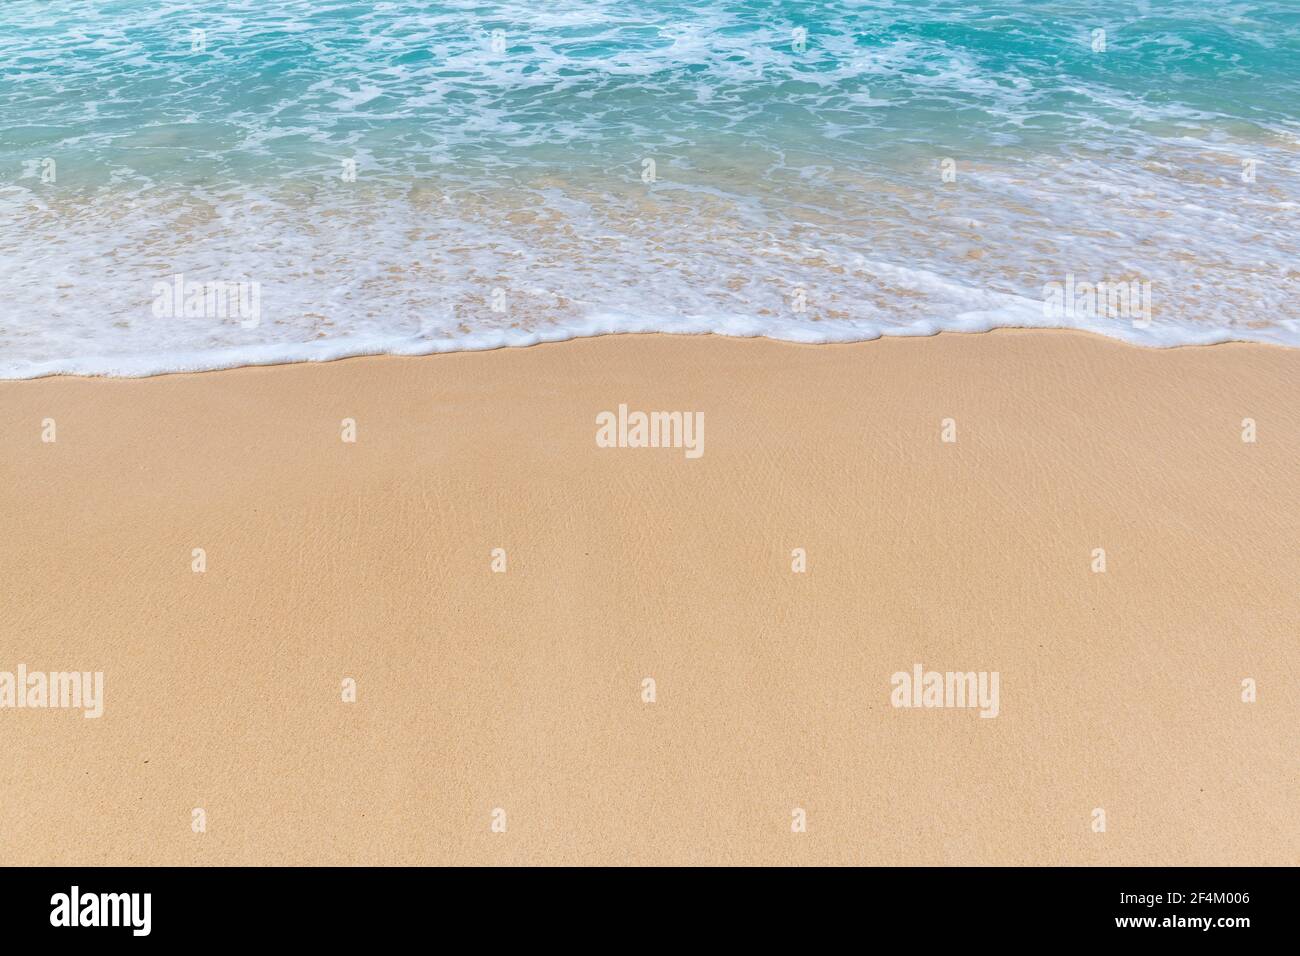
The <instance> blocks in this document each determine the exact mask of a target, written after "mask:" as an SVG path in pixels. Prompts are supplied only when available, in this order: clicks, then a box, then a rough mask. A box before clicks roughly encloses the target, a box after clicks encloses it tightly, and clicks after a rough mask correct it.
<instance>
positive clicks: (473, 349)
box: [0, 326, 1300, 383]
mask: <svg viewBox="0 0 1300 956" xmlns="http://www.w3.org/2000/svg"><path fill="white" fill-rule="evenodd" d="M1027 332H1035V333H1036V332H1047V333H1064V334H1067V335H1081V336H1085V337H1090V338H1097V339H1100V340H1102V341H1105V342H1113V343H1115V344H1118V345H1124V346H1127V347H1129V348H1135V349H1142V350H1149V351H1155V352H1167V351H1177V350H1180V349H1201V348H1212V347H1215V346H1221V345H1228V346H1240V345H1245V346H1252V347H1254V346H1259V347H1263V348H1277V349H1284V350H1291V351H1297V350H1300V345H1289V344H1287V343H1285V342H1267V341H1258V340H1252V339H1216V340H1213V341H1204V342H1182V343H1175V344H1172V345H1161V344H1156V343H1139V342H1132V341H1129V340H1127V339H1123V338H1118V337H1116V336H1112V335H1108V334H1106V333H1104V332H1097V331H1094V330H1091V329H1080V328H1067V327H1058V326H995V327H992V328H988V329H974V330H965V329H940V330H937V331H932V332H906V333H891V332H884V333H881V334H879V335H877V336H875V337H874V338H869V339H844V340H836V341H826V342H801V341H797V340H794V339H783V338H774V337H772V336H769V335H762V334H754V335H741V334H729V333H726V332H717V331H709V332H697V331H682V332H673V331H635V330H630V331H618V330H614V331H600V332H592V333H588V334H576V335H569V336H564V337H556V338H541V339H539V340H538V341H535V342H521V343H509V342H506V343H501V344H494V345H482V346H465V347H458V348H448V349H435V350H432V351H428V352H391V351H383V350H380V351H374V352H365V351H363V352H357V353H347V354H341V355H338V356H330V357H323V358H300V359H288V360H284V361H281V360H268V361H266V362H245V363H241V364H236V365H220V366H215V367H213V368H199V369H175V370H164V371H159V372H145V373H141V374H139V375H121V374H114V373H108V372H84V373H83V372H42V373H39V374H35V375H29V376H23V377H19V378H0V383H6V382H34V381H41V380H43V379H88V380H99V381H107V380H122V381H138V380H141V379H150V378H160V377H165V376H171V375H203V374H206V373H208V372H230V371H235V370H238V369H242V368H281V367H289V366H294V365H328V364H332V363H334V362H346V361H349V360H353V359H382V358H396V359H419V358H429V357H432V356H437V355H456V354H460V353H477V352H498V351H506V350H515V349H534V348H538V347H540V346H546V345H562V344H564V343H566V342H582V341H587V340H590V339H601V338H607V337H620V336H630V337H633V338H640V337H657V336H668V337H672V338H684V339H706V338H724V339H736V340H740V341H746V340H754V339H757V340H761V341H764V342H769V343H772V344H774V345H778V346H787V345H788V346H795V347H798V348H811V349H820V348H837V347H843V346H850V347H851V346H861V345H867V344H869V343H872V342H879V341H881V340H882V339H895V338H897V339H930V338H935V337H941V336H953V335H958V336H967V335H997V334H1005V333H1012V334H1021V333H1027ZM96 361H102V362H105V363H106V362H108V361H110V360H107V359H103V360H96Z"/></svg>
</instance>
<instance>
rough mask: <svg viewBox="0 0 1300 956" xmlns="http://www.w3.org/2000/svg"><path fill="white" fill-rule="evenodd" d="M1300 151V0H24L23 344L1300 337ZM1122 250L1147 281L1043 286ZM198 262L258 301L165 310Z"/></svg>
mask: <svg viewBox="0 0 1300 956" xmlns="http://www.w3.org/2000/svg"><path fill="white" fill-rule="evenodd" d="M1298 155H1300V4H1297V3H1295V2H1294V0H1259V2H1239V3H1233V2H1228V3H1213V2H1204V0H1194V2H1177V3H1175V2H1168V3H1166V2H1154V0H1152V2H1128V3H1120V2H1112V0H1104V2H1094V3H1087V4H1084V3H1056V2H1038V3H1035V2H990V0H972V2H910V0H909V2H897V0H895V2H884V0H882V2H866V3H849V2H838V3H837V2H831V3H809V2H774V3H761V2H749V3H739V2H733V3H717V2H713V3H704V2H696V3H684V2H664V3H631V2H626V0H617V2H592V0H582V2H577V0H559V2H548V3H540V4H523V3H519V4H515V3H469V2H466V3H432V2H428V3H426V2H414V0H394V2H386V3H385V2H377V3H340V2H328V0H326V2H299V0H293V2H274V0H267V2H228V3H217V2H208V0H188V2H178V3H168V4H165V5H160V4H156V3H152V2H143V0H119V2H69V0H53V2H34V0H8V2H6V3H4V4H3V5H2V6H0V211H2V212H3V214H4V215H3V221H2V223H0V290H3V293H4V296H5V299H6V302H7V308H6V310H5V312H4V314H3V316H0V377H25V376H29V375H37V374H46V373H50V372H57V371H71V372H99V373H109V374H147V373H149V372H156V371H163V370H170V369H190V368H213V367H221V366H226V365H232V364H245V363H249V362H264V361H283V360H301V359H318V358H331V357H335V356H339V355H346V354H357V353H361V352H377V351H390V352H402V353H419V352H429V351H439V350H449V349H459V348H483V347H492V346H496V345H505V344H526V343H528V342H533V341H541V340H547V339H556V338H565V337H570V336H573V335H584V334H595V333H599V332H611V331H630V330H664V331H718V332H725V333H728V334H739V335H753V334H764V335H771V336H775V337H780V338H787V339H793V340H796V341H841V340H854V339H863V338H872V337H875V336H877V335H880V334H925V333H929V332H933V331H936V330H939V329H968V330H976V329H986V328H991V327H995V326H1000V325H1018V326H1031V325H1061V326H1076V327H1084V328H1092V329H1094V330H1096V331H1101V332H1103V333H1105V334H1110V335H1114V336H1117V337H1121V338H1125V339H1127V340H1130V341H1134V342H1138V343H1142V344H1150V345H1172V344H1183V343H1195V342H1209V341H1221V340H1224V339H1232V338H1236V339H1254V340H1261V341H1274V342H1281V343H1286V344H1291V345H1296V344H1300V307H1297V305H1296V292H1297V280H1298V279H1300V269H1298V268H1297V265H1296V263H1297V261H1298V259H1297V251H1298V248H1300V242H1298V237H1300V187H1298V186H1297V175H1296V174H1297V171H1298V170H1297V157H1298ZM178 275H180V276H183V278H182V279H181V280H180V284H179V285H177V284H176V280H175V277H176V276H178ZM1120 281H1122V282H1124V283H1125V284H1126V287H1127V288H1132V289H1134V290H1137V289H1138V288H1139V287H1140V288H1141V289H1143V290H1144V291H1145V293H1146V294H1147V297H1148V301H1149V303H1150V308H1149V310H1147V312H1146V313H1145V314H1143V315H1141V316H1138V317H1136V318H1135V317H1134V316H1133V315H1131V314H1127V313H1125V314H1114V313H1116V310H1115V309H1114V308H1111V309H1110V310H1109V311H1107V310H1106V309H1104V308H1103V309H1101V310H1100V311H1096V310H1089V309H1087V308H1083V307H1082V305H1086V303H1083V304H1082V305H1081V306H1080V307H1078V308H1072V309H1070V310H1069V311H1067V312H1064V313H1061V314H1047V312H1046V311H1045V310H1044V307H1043V303H1044V299H1045V296H1046V293H1045V288H1046V287H1047V286H1049V285H1050V284H1052V283H1060V284H1065V283H1067V282H1068V283H1069V286H1070V288H1075V287H1076V286H1077V285H1078V284H1079V283H1097V282H1108V283H1117V282H1120ZM187 282H188V283H191V284H192V283H196V282H197V283H209V282H210V283H229V284H235V283H244V284H245V288H246V287H247V286H249V285H251V284H253V283H256V288H257V295H256V297H255V298H254V299H253V301H255V303H256V313H257V314H256V315H255V316H254V315H251V314H250V313H249V312H248V309H247V308H246V309H245V311H244V312H242V313H238V312H236V313H235V314H231V310H228V309H224V308H221V307H217V306H213V307H207V308H200V307H196V308H194V309H192V310H189V311H188V312H187V311H186V310H184V309H181V308H179V307H177V308H173V309H169V308H168V307H167V303H166V302H164V303H163V304H162V306H161V307H160V305H159V297H160V289H171V288H175V289H179V290H182V291H183V290H184V289H186V288H187V287H186V286H185V283H187ZM160 284H161V285H160ZM177 298H178V299H179V298H181V297H180V296H178V297H177ZM249 300H250V297H248V296H246V297H245V299H244V304H245V305H246V306H247V305H248V304H249ZM1112 304H1113V303H1112ZM209 305H210V306H212V303H209ZM1120 311H1123V310H1120Z"/></svg>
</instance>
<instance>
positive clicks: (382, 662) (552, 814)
mask: <svg viewBox="0 0 1300 956" xmlns="http://www.w3.org/2000/svg"><path fill="white" fill-rule="evenodd" d="M620 404H626V405H627V406H628V407H629V408H631V409H644V410H680V411H685V412H702V413H703V416H704V420H705V422H706V428H705V436H704V438H705V442H704V453H703V454H702V455H701V456H700V457H698V458H688V457H687V456H686V455H685V454H684V453H683V450H682V449H673V448H658V449H634V448H600V447H597V444H596V441H595V434H596V416H597V414H598V413H600V412H602V411H613V410H616V409H617V408H618V406H619V405H620ZM0 409H2V410H3V416H2V418H0V448H3V449H4V455H3V457H2V458H0V523H2V525H3V527H4V528H5V534H4V535H3V536H0V597H2V598H3V608H4V614H3V619H2V620H0V671H8V672H13V671H15V670H16V668H17V667H18V666H19V665H20V664H21V665H24V666H25V667H27V668H29V669H30V670H32V671H47V672H48V671H82V672H102V673H103V675H104V700H103V715H102V716H101V717H99V718H97V719H85V718H84V717H83V716H82V714H81V712H80V711H77V710H73V709H50V708H44V709H42V708H36V707H27V708H17V707H10V708H5V709H0V752H3V754H4V759H3V760H0V861H3V862H4V863H7V864H28V863H40V864H99V863H112V864H137V863H139V864H143V863H150V864H235V863H240V864H259V863H267V864H269V863H290V864H298V863H483V864H496V863H596V862H602V863H899V864H905V863H976V864H982V863H1004V864H1064V863H1077V864H1260V863H1265V864H1294V863H1296V862H1297V860H1300V830H1297V828H1296V826H1295V820H1296V817H1297V810H1298V806H1297V779H1298V778H1297V762H1296V755H1297V741H1298V740H1300V735H1298V730H1300V703H1298V702H1297V695H1296V686H1297V685H1296V675H1297V671H1298V670H1300V652H1298V647H1300V610H1298V607H1300V602H1298V601H1297V582H1298V581H1300V552H1298V550H1297V541H1298V540H1300V533H1298V532H1300V517H1298V511H1300V509H1298V507H1297V488H1298V487H1300V469H1298V466H1297V463H1298V462H1300V351H1292V350H1285V349H1280V348H1271V347H1262V346H1247V345H1224V346H1214V347H1207V348H1181V349H1172V350H1144V349H1138V348H1133V347H1130V346H1126V345H1123V344H1119V343H1116V342H1112V341H1109V340H1105V339H1101V338H1097V337H1093V336H1087V335H1082V334H1074V333H1065V332H1044V331H1031V332H1015V331H1003V332H996V333H990V334H985V335H955V334H944V335H940V336H936V337H932V338H926V339H885V340H881V341H876V342H869V343H863V344H859V345H838V346H806V347H805V346H794V345H788V344H781V343H775V342H771V341H765V340H746V341H740V340H732V339H725V338H717V337H689V338H688V337H680V338H679V337H667V336H615V337H605V338H598V339H592V340H584V341H574V342H567V343H561V344H556V345H546V346H540V347H536V348H530V349H519V350H501V351H496V352H491V353H460V354H451V355H439V356H429V357H424V358H392V357H382V358H372V359H354V360H348V361H342V362H335V363H330V364H323V365H312V364H299V365H292V366H278V367H269V368H245V369H237V370H232V371H225V372H210V373H203V374H198V375H171V376H163V377H158V378H152V379H142V380H96V379H68V378H58V379H44V380H37V381H29V382H5V383H0ZM47 419H50V420H53V423H54V429H55V430H54V433H53V437H54V438H55V440H54V441H52V442H50V441H42V435H43V433H48V431H49V425H48V423H46V421H45V420H47ZM344 419H352V420H354V421H355V425H356V441H355V442H345V441H343V440H341V436H342V433H343V427H344V426H343V420H344ZM944 419H952V424H951V427H950V430H951V428H955V436H956V441H955V442H945V441H942V440H941V435H942V431H943V425H942V422H943V420H944ZM1243 419H1252V420H1253V421H1254V423H1255V428H1256V440H1255V441H1254V442H1248V441H1243ZM47 437H49V436H48V434H47ZM498 548H499V549H503V551H504V553H505V562H506V563H505V567H506V570H505V571H504V572H496V571H493V569H492V564H493V560H494V559H493V556H492V554H493V549H498ZM796 548H801V549H804V552H805V553H806V556H807V570H806V571H804V572H802V573H796V572H794V571H792V561H793V560H794V559H793V558H792V552H793V551H794V549H796ZM195 549H203V557H204V561H205V570H203V571H202V572H196V571H195V570H194V566H195V560H196V559H195V557H194V554H195ZM1096 549H1104V551H1105V562H1106V564H1105V571H1104V572H1098V571H1096V570H1094V568H1096V567H1097V557H1096ZM916 664H921V665H923V667H924V668H925V669H927V670H929V669H933V670H937V671H960V672H967V671H972V672H996V673H998V674H999V675H1000V684H999V686H1000V701H999V708H998V715H997V716H996V717H995V718H991V719H986V718H982V717H980V716H979V713H978V711H977V710H974V709H971V708H953V709H949V708H897V707H894V706H892V705H891V689H892V688H891V675H893V674H895V672H910V671H912V669H913V667H914V665H916ZM647 678H651V679H653V681H654V690H655V699H654V702H653V703H647V702H646V700H645V696H646V695H645V692H644V690H643V688H644V687H645V686H647V685H645V684H644V681H645V680H646V679H647ZM345 679H351V680H353V681H355V684H356V700H355V702H346V701H344V700H343V696H344V694H343V692H342V688H343V684H344V681H345ZM1247 679H1249V680H1251V681H1253V682H1254V683H1255V687H1256V689H1257V690H1256V693H1257V699H1255V700H1254V701H1253V702H1250V701H1244V700H1243V694H1244V693H1245V692H1244V690H1243V681H1245V680H1247ZM1247 696H1249V695H1247ZM195 810H202V811H203V813H202V815H201V817H202V820H203V823H204V826H203V828H202V829H203V832H196V828H197V824H196V822H195V821H196V819H198V816H196V814H195V812H194V811H195ZM498 810H499V811H504V813H499V812H496V811H498ZM796 810H802V811H803V812H804V819H806V832H793V831H794V829H797V828H794V827H792V821H794V820H796V819H797V816H798V815H797V813H796ZM1097 810H1103V811H1104V814H1105V830H1104V832H1098V829H1097V820H1098V819H1099V817H1098V816H1097V814H1096V813H1095V811H1097ZM494 821H495V822H496V823H497V824H498V826H497V827H496V829H497V830H499V829H501V826H500V824H502V823H504V824H505V826H504V832H495V831H494V827H493V824H494Z"/></svg>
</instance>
